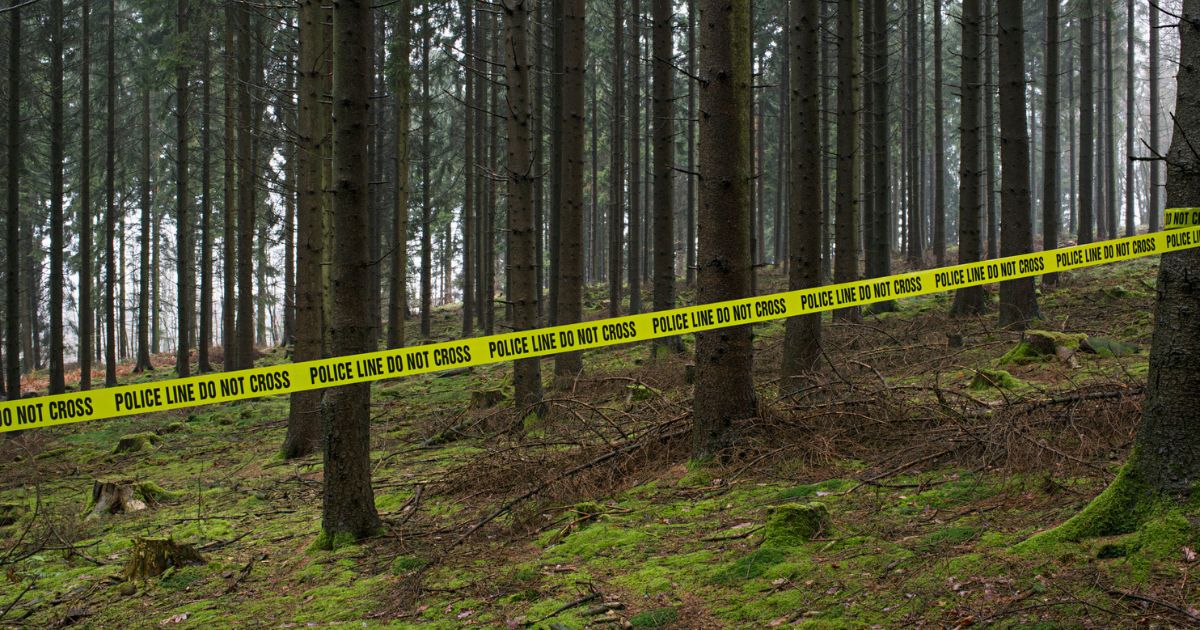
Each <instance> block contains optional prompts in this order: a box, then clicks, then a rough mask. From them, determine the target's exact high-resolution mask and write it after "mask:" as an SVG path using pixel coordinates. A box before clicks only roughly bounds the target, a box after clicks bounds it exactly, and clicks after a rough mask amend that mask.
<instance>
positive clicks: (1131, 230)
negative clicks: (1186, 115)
mask: <svg viewBox="0 0 1200 630" xmlns="http://www.w3.org/2000/svg"><path fill="white" fill-rule="evenodd" d="M1125 5H1126V19H1125V236H1133V235H1134V234H1136V233H1137V220H1136V218H1135V217H1134V213H1133V159H1132V158H1133V126H1134V124H1136V123H1135V121H1134V116H1133V114H1134V111H1135V110H1136V109H1137V101H1136V100H1134V95H1133V77H1134V73H1136V72H1137V68H1136V67H1135V66H1134V58H1133V31H1134V29H1135V28H1136V25H1135V24H1134V22H1133V0H1126V3H1125ZM1150 11H1151V12H1154V7H1151V8H1150Z"/></svg>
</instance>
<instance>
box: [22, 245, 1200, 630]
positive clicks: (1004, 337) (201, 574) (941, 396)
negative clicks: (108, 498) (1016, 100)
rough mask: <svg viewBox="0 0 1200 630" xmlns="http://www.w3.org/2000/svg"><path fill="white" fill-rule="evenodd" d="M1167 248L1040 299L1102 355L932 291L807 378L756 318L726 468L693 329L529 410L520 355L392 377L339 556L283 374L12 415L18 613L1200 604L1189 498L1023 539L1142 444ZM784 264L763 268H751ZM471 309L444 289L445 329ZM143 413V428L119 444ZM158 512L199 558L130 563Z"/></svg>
mask: <svg viewBox="0 0 1200 630" xmlns="http://www.w3.org/2000/svg"><path fill="white" fill-rule="evenodd" d="M1156 270H1157V259H1143V260H1138V261H1131V262H1126V263H1121V264H1116V265H1109V266H1105V267H1100V268H1096V269H1092V270H1086V271H1080V272H1076V273H1071V274H1069V275H1065V276H1063V277H1062V279H1061V286H1060V287H1059V288H1056V289H1053V290H1050V291H1047V292H1044V293H1043V294H1042V295H1041V308H1042V315H1043V316H1044V320H1043V321H1041V322H1040V323H1039V324H1037V326H1036V327H1037V328H1040V329H1043V330H1047V331H1055V332H1057V333H1063V334H1062V335H1057V336H1055V337H1054V338H1055V339H1056V340H1057V342H1058V343H1061V344H1062V345H1063V347H1065V348H1071V347H1073V346H1077V345H1078V344H1079V342H1080V340H1081V339H1084V338H1085V336H1086V339H1087V342H1085V344H1084V345H1085V346H1087V347H1090V348H1092V350H1095V351H1097V352H1095V353H1089V352H1086V351H1084V350H1083V349H1081V350H1078V351H1076V352H1074V353H1072V352H1069V351H1060V352H1059V355H1058V356H1055V355H1049V356H1041V355H1039V354H1038V353H1037V352H1036V351H1035V350H1034V349H1033V348H1031V346H1029V345H1023V344H1022V339H1023V337H1022V335H1021V334H1020V333H1014V332H1006V331H999V330H996V328H995V315H994V313H993V314H992V315H990V316H986V317H981V318H976V319H966V320H951V319H949V318H947V316H946V312H947V310H948V307H949V303H950V299H951V296H950V295H949V294H940V295H936V296H928V297H922V298H915V299H911V300H906V301H901V302H898V303H897V304H896V306H897V307H898V310H897V311H895V312H892V313H886V314H874V315H868V316H867V317H865V319H864V322H863V323H862V324H848V323H831V324H830V325H829V326H828V327H827V328H826V333H827V335H826V340H825V348H826V357H825V361H824V364H823V365H822V369H821V372H820V375H819V376H818V377H816V378H815V379H814V380H813V381H812V382H811V384H810V385H808V386H806V387H805V388H803V389H802V390H801V391H800V392H799V393H798V394H796V395H793V396H788V397H780V396H779V395H778V391H777V390H778V387H777V383H776V382H775V380H774V378H775V374H776V373H777V368H778V364H779V358H780V352H781V342H782V323H781V322H774V323H771V324H769V325H760V326H757V327H756V328H755V335H756V337H755V344H756V347H757V351H758V354H757V357H756V362H755V372H756V378H757V382H758V394H759V402H760V405H761V413H760V414H759V417H758V418H756V419H754V420H753V421H746V422H744V423H741V424H739V425H738V426H737V427H736V428H737V432H738V438H739V442H738V443H739V450H737V452H733V453H730V454H729V455H730V458H729V460H728V462H727V463H725V464H723V465H722V466H720V467H717V468H712V469H702V470H701V469H689V467H688V465H687V453H688V447H689V445H690V439H689V434H688V427H689V407H690V386H689V385H688V384H687V382H686V372H687V370H686V365H687V364H688V363H689V362H690V361H691V358H690V357H691V355H690V354H684V355H678V356H675V355H672V356H665V357H658V358H652V357H651V355H650V346H649V345H646V344H639V345H630V346H619V347H613V348H607V349H603V350H597V351H591V352H588V353H587V354H586V356H585V359H584V362H585V366H586V371H585V373H584V374H583V376H582V377H580V378H579V379H578V380H577V381H576V382H574V383H572V384H571V386H570V387H567V388H560V389H555V388H553V387H552V386H551V383H550V382H551V380H552V379H551V377H552V372H553V369H552V360H547V361H545V362H544V363H543V374H544V376H545V378H546V383H547V406H548V411H547V413H546V414H545V416H544V417H542V418H541V419H540V420H536V421H533V420H530V419H528V418H526V417H525V414H524V413H523V411H524V410H514V409H513V408H512V403H511V376H510V374H511V367H510V366H509V365H507V364H502V365H495V366H487V367H482V368H475V369H473V370H470V371H469V372H465V373H451V374H434V375H426V376H421V377H415V378H408V379H402V380H397V381H393V382H386V383H382V384H377V385H376V386H375V387H374V398H373V400H374V423H373V427H372V429H373V437H372V439H373V444H372V465H373V469H374V484H375V497H376V505H377V507H378V509H379V511H380V513H381V514H382V515H383V516H384V518H385V523H386V526H385V528H384V531H383V532H382V533H381V534H380V535H379V536H377V537H374V538H371V539H368V540H366V541H364V542H362V543H361V544H357V545H348V546H344V547H341V548H338V549H335V550H333V551H322V550H319V549H316V548H315V545H314V544H313V543H314V541H315V540H316V538H317V535H318V530H319V523H320V504H321V481H322V466H321V458H320V456H319V455H318V456H312V457H308V458H304V459H300V460H294V461H284V460H282V459H281V458H280V457H279V456H278V451H279V447H280V444H281V443H282V441H283V436H284V431H285V423H286V414H287V409H288V401H287V399H286V398H279V397H276V398H263V399H256V400H249V401H242V402H238V403H233V404H228V405H221V406H213V407H206V408H199V409H193V410H190V412H189V411H179V412H166V413H160V414H156V415H150V416H141V417H133V418H124V419H115V420H109V421H101V422H91V423H86V424H81V425H72V426H66V427H59V428H52V429H46V430H38V431H27V432H24V433H22V434H20V435H18V436H17V437H15V438H13V439H2V438H0V525H3V527H0V566H2V569H3V571H4V573H5V577H3V578H0V582H2V583H3V587H2V588H0V627H7V626H12V627H59V628H61V627H67V626H77V627H95V628H106V627H160V626H173V625H178V626H180V627H198V628H208V627H310V626H320V627H326V626H330V625H341V624H346V625H350V626H353V627H395V628H408V627H413V628H459V627H468V626H474V627H508V628H521V627H535V628H554V629H562V628H585V627H596V628H600V627H635V628H656V627H657V628H719V627H753V628H761V627H805V628H843V627H846V628H851V627H886V628H893V627H967V626H972V625H979V626H999V627H1045V628H1050V627H1094V628H1112V627H1128V626H1142V625H1150V626H1154V627H1185V626H1189V625H1195V624H1200V610H1197V609H1196V607H1200V562H1197V556H1196V552H1195V551H1194V550H1195V549H1196V548H1197V542H1200V540H1198V536H1197V531H1198V530H1200V527H1197V526H1195V524H1189V523H1184V524H1183V525H1182V526H1179V524H1178V523H1166V524H1160V526H1158V527H1152V528H1147V529H1144V530H1142V532H1141V533H1134V534H1129V535H1126V536H1117V537H1111V538H1106V539H1100V540H1089V541H1085V542H1083V543H1078V544H1075V543H1071V544H1067V543H1064V544H1055V545H1041V546H1037V547H1035V548H1033V549H1029V550H1026V549H1017V548H1014V546H1015V545H1016V544H1017V543H1019V542H1021V541H1023V540H1025V539H1027V538H1028V537H1029V536H1030V535H1031V534H1033V533H1035V532H1037V531H1040V530H1043V529H1046V528H1049V527H1052V526H1054V525H1056V524H1058V523H1060V522H1062V521H1063V520H1064V519H1066V518H1067V517H1069V516H1070V515H1071V514H1073V513H1075V512H1077V511H1078V510H1079V509H1080V508H1081V507H1082V506H1083V505H1085V504H1086V503H1087V502H1088V501H1089V500H1090V499H1091V498H1092V497H1094V496H1095V495H1096V494H1097V493H1098V492H1099V491H1100V490H1101V489H1102V488H1103V487H1104V486H1105V484H1106V483H1107V482H1108V481H1110V480H1111V479H1112V478H1113V476H1114V474H1115V472H1116V471H1117V469H1118V468H1119V466H1120V464H1121V462H1122V461H1123V459H1124V457H1125V456H1126V454H1127V452H1128V449H1129V446H1130V444H1131V441H1132V438H1133V432H1134V429H1135V427H1136V424H1137V420H1138V414H1139V410H1140V406H1141V401H1142V390H1143V386H1144V382H1145V376H1146V371H1147V352H1146V350H1147V349H1148V346H1149V340H1150V333H1151V316H1150V308H1151V306H1152V304H1153V300H1154V289H1153V285H1154V281H1155V273H1156ZM783 282H784V279H783V278H782V276H781V275H780V274H779V273H778V272H775V271H771V270H767V271H764V273H763V278H762V282H761V284H762V285H763V287H762V288H763V290H764V292H766V291H772V290H779V289H781V288H782V286H783ZM602 295H603V291H602V290H601V289H600V288H599V287H596V288H594V289H592V290H591V291H590V292H589V293H588V296H587V312H588V314H589V317H596V318H599V317H602V316H603V312H604V310H605V309H604V307H605V304H604V302H603V298H602V297H601V296H602ZM681 297H682V299H683V300H687V299H690V298H691V297H692V295H691V293H690V292H689V291H683V295H682V296H681ZM991 299H992V301H993V308H994V303H995V293H994V287H992V293H991ZM501 319H502V314H500V315H498V316H497V321H501ZM826 321H827V322H828V321H829V320H828V318H827V319H826ZM458 322H459V320H458V314H457V312H456V311H455V310H453V309H449V308H448V309H444V310H439V311H438V313H437V314H436V318H435V323H436V328H437V330H438V331H439V333H438V334H437V335H435V339H438V340H440V339H449V338H450V337H451V336H452V335H453V334H454V331H456V330H457V329H458V327H459V323H458ZM1072 335H1074V336H1072ZM410 338H415V336H414V337H410ZM685 344H686V347H687V348H688V350H689V351H690V350H691V348H692V347H693V341H692V339H691V338H690V337H685ZM1128 344H1132V345H1128ZM170 360H171V359H170V358H169V357H167V356H162V357H159V358H158V361H159V362H160V363H161V364H169V362H170ZM283 360H285V357H284V355H283V353H282V352H281V351H275V352H273V353H271V354H268V355H266V356H264V357H263V359H262V360H261V362H260V363H262V364H268V363H271V362H278V361H283ZM170 376H171V372H170V370H169V369H166V368H160V369H159V370H157V371H155V372H154V373H152V374H150V375H141V376H138V375H129V376H127V377H125V379H123V380H125V381H129V382H131V381H134V380H137V379H144V378H156V379H161V378H169V377H170ZM497 395H499V396H501V397H502V400H501V401H500V402H499V403H496V402H495V400H494V399H495V398H496V396H497ZM133 434H143V436H142V438H143V439H141V440H134V441H135V442H140V446H141V448H139V449H137V450H133V451H132V452H123V453H116V452H114V451H115V450H116V448H115V447H116V445H117V443H118V441H119V439H120V438H121V437H122V436H126V435H133ZM97 479H101V480H109V481H112V480H132V481H133V482H134V483H135V484H142V485H140V486H137V487H138V488H140V489H139V491H138V494H139V495H141V496H142V498H143V499H145V503H147V508H146V509H143V510H140V511H133V512H130V513H121V514H103V515H98V516H88V512H89V508H90V505H89V504H90V501H89V498H90V497H91V492H92V487H93V483H94V481H95V480H97ZM145 482H151V484H152V485H150V484H146V483H145ZM810 502H819V503H821V504H823V505H824V506H825V507H826V508H827V510H828V513H829V521H828V523H826V524H824V525H823V526H822V527H821V528H820V529H819V531H817V532H816V535H815V537H813V538H812V539H811V540H805V539H803V538H800V537H795V538H789V537H787V536H786V535H784V534H786V532H784V533H783V534H781V533H780V530H779V529H778V528H775V527H774V526H772V527H767V526H766V523H767V522H768V519H769V518H770V517H771V515H773V514H783V513H785V512H786V509H781V506H785V505H798V504H808V503H810ZM167 536H170V537H171V538H173V539H174V540H175V541H178V542H183V543H189V544H192V545H194V546H196V548H197V549H199V550H200V552H201V553H202V554H203V557H204V563H202V564H197V565H194V566H187V567H184V568H179V569H169V570H168V571H167V572H166V573H165V574H163V575H162V576H159V577H155V578H151V579H148V580H139V581H136V582H134V583H132V584H131V583H128V582H123V581H122V578H121V574H122V570H123V567H124V565H125V563H126V562H127V560H128V558H129V556H130V549H131V545H132V543H133V541H134V539H135V538H138V537H167ZM1193 571H1196V572H1197V573H1198V576H1197V579H1192V575H1191V574H1192V572H1193Z"/></svg>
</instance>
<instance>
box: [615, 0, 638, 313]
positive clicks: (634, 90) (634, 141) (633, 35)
mask: <svg viewBox="0 0 1200 630" xmlns="http://www.w3.org/2000/svg"><path fill="white" fill-rule="evenodd" d="M630 9H631V10H630V12H629V15H628V16H627V17H628V19H629V25H628V29H629V43H630V46H629V51H630V55H629V92H628V94H627V96H628V97H629V99H628V100H629V102H628V105H627V107H628V110H627V111H628V116H629V236H628V238H626V241H627V242H628V244H629V266H628V276H629V314H630V315H636V314H638V313H640V312H642V181H641V179H642V157H641V156H642V149H641V146H640V143H639V142H638V133H639V132H640V131H641V125H642V122H641V106H642V105H641V85H642V80H641V78H640V77H641V69H642V54H641V49H642V46H641V32H642V29H641V21H642V4H641V0H633V4H632V6H631V7H630ZM619 106H620V105H619V104H614V107H619ZM616 141H617V140H616V139H614V142H616Z"/></svg>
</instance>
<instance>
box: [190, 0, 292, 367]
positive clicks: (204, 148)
mask: <svg viewBox="0 0 1200 630" xmlns="http://www.w3.org/2000/svg"><path fill="white" fill-rule="evenodd" d="M201 36H202V37H203V38H204V42H203V44H202V48H201V52H200V74H201V78H202V80H203V84H202V85H201V87H200V102H201V105H200V107H201V113H200V337H199V339H197V342H196V346H197V350H196V352H197V355H198V356H197V367H196V369H197V371H199V372H200V373H201V374H204V373H207V372H212V371H213V367H212V363H211V360H210V358H209V349H210V348H212V342H213V332H212V325H213V256H212V248H213V238H212V135H211V131H212V130H211V125H212V30H211V27H210V26H209V23H208V16H207V15H205V21H204V28H203V30H202V32H201ZM293 71H294V68H293ZM292 81H294V79H289V84H291V83H292ZM290 98H291V97H290V96H289V99H290ZM294 160H295V146H294V145H293V147H292V150H291V157H290V158H289V159H288V172H289V173H291V174H292V175H293V176H294V174H295V172H296V169H295V161H294ZM290 183H291V184H292V186H290V187H289V188H290V189H289V190H288V192H287V193H286V194H287V195H288V196H289V199H292V198H294V197H292V195H295V181H292V182H290ZM292 205H293V204H291V202H289V206H292ZM288 233H289V235H290V233H291V223H290V222H289V223H288ZM288 255H289V261H290V255H291V248H290V247H289V248H288ZM290 268H291V265H290V263H289V269H290ZM294 288H295V287H294V285H293V286H292V287H291V289H292V290H290V291H289V292H288V296H289V299H291V297H290V296H292V295H294V293H295V291H294ZM292 304H293V303H292V302H289V306H291V305H292ZM289 312H290V308H289Z"/></svg>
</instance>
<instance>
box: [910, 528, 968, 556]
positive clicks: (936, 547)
mask: <svg viewBox="0 0 1200 630" xmlns="http://www.w3.org/2000/svg"><path fill="white" fill-rule="evenodd" d="M976 534H978V530H976V529H975V528H974V527H968V526H962V525H960V526H955V527H947V528H944V529H939V530H937V531H935V532H932V533H930V534H928V535H926V536H925V537H924V538H922V539H921V542H919V543H918V544H917V548H918V549H921V550H922V551H934V552H937V551H943V550H944V549H945V548H946V547H953V546H955V545H960V544H962V543H965V542H967V541H968V540H971V539H972V538H974V537H975V536H976Z"/></svg>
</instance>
